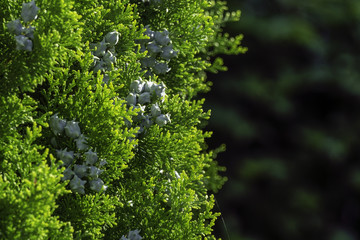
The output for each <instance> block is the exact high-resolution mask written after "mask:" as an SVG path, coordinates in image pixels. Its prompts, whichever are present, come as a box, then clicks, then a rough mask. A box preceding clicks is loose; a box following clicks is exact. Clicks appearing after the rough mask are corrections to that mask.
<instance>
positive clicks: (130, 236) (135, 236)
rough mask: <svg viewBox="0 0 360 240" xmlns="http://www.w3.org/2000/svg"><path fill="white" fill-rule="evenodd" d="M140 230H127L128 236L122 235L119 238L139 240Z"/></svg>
mask: <svg viewBox="0 0 360 240" xmlns="http://www.w3.org/2000/svg"><path fill="white" fill-rule="evenodd" d="M139 233H140V231H139V230H137V229H135V230H134V231H129V233H128V236H127V237H125V236H124V235H123V236H122V237H121V238H120V240H141V239H142V237H141V236H140V234H139Z"/></svg>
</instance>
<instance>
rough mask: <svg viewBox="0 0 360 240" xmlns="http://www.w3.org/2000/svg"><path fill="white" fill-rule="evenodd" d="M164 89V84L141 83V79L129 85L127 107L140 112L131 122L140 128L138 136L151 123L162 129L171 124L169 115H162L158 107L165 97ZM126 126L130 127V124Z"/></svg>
mask: <svg viewBox="0 0 360 240" xmlns="http://www.w3.org/2000/svg"><path fill="white" fill-rule="evenodd" d="M165 89H166V87H165V84H164V83H160V84H156V83H155V82H152V81H143V80H142V79H141V78H139V80H135V81H133V82H132V83H131V84H130V93H129V95H128V96H127V97H126V102H127V105H128V107H130V108H135V109H139V110H140V111H139V112H138V115H137V116H135V117H134V118H133V122H134V123H135V124H136V125H138V126H139V127H140V130H139V132H138V133H139V134H140V133H142V132H144V130H145V128H146V127H150V126H151V125H152V124H153V123H156V124H157V125H159V126H160V127H163V126H165V125H166V124H168V123H170V122H171V120H170V114H162V113H161V109H160V106H159V103H161V102H163V101H164V98H165V96H166V93H165ZM127 124H128V125H129V126H130V122H127Z"/></svg>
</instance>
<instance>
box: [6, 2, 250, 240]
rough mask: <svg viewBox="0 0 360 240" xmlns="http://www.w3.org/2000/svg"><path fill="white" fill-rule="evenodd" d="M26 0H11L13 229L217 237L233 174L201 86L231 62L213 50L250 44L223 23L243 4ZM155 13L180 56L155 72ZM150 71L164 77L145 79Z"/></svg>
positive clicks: (27, 235) (9, 229) (49, 235)
mask: <svg viewBox="0 0 360 240" xmlns="http://www.w3.org/2000/svg"><path fill="white" fill-rule="evenodd" d="M26 4H27V5H24V6H25V7H23V2H22V1H19V0H4V1H1V2H0V21H1V24H0V239H9V240H11V239H34V240H35V239H36V240H39V239H40V240H41V239H61V240H63V239H110V240H119V239H120V238H122V237H123V238H127V239H141V238H142V239H169V240H170V239H184V240H185V239H186V240H188V239H215V237H214V236H213V235H212V227H213V225H214V223H215V220H216V218H217V216H219V213H214V212H213V210H212V209H213V206H214V198H213V196H212V195H211V193H212V192H216V191H217V190H219V189H220V188H221V186H222V184H223V183H224V182H225V180H226V179H225V178H223V177H221V176H220V175H219V174H218V172H219V171H223V170H224V169H223V168H222V167H219V166H218V164H217V162H216V161H215V160H214V158H215V156H216V153H217V152H218V150H216V151H214V152H212V151H208V150H207V149H206V143H205V139H206V138H209V137H210V136H211V133H209V132H204V131H202V130H201V128H202V126H203V123H204V121H206V120H207V119H208V118H209V116H210V113H209V112H203V110H202V104H203V102H204V100H200V101H195V100H193V98H194V96H196V95H197V93H199V92H204V91H208V90H209V86H210V83H209V82H206V81H205V80H206V71H211V72H216V71H218V70H224V69H225V67H224V66H222V61H221V60H220V59H217V60H215V61H214V62H212V63H211V61H210V59H211V58H212V57H214V56H215V55H217V54H219V53H225V54H238V53H240V52H243V51H244V50H245V49H244V48H242V47H240V40H241V36H239V37H236V38H234V39H231V38H228V36H227V35H226V34H222V33H221V28H222V27H223V24H224V23H225V22H226V21H229V20H238V18H239V13H235V14H231V15H228V13H227V14H226V15H225V17H223V14H224V12H226V10H227V9H226V6H225V3H224V2H220V1H219V2H217V3H216V2H214V1H205V0H197V1H193V0H161V1H141V0H138V1H135V0H134V1H130V0H118V1H100V0H92V1H88V0H82V1H71V0H36V1H31V2H27V3H26ZM23 8H24V9H25V10H24V9H23ZM229 16H232V17H229ZM17 19H19V21H20V22H21V24H23V26H28V27H27V28H21V27H19V26H20V25H19V24H18V22H17V21H16V22H14V21H15V20H17ZM9 23H11V24H9ZM30 24H31V25H30ZM29 26H31V30H26V29H30V27H29ZM145 26H149V28H151V30H152V31H154V32H157V34H158V36H157V37H155V39H157V40H156V41H157V44H158V45H159V46H162V47H163V49H162V50H161V51H162V52H159V53H157V54H160V55H156V57H157V59H159V61H163V64H165V63H166V67H167V68H166V69H165V70H161V69H160V68H159V69H160V70H154V71H153V73H152V74H151V75H149V76H145V75H144V74H145V71H142V70H143V68H142V65H141V60H142V59H144V58H146V57H148V56H150V55H148V51H147V50H149V44H150V43H148V44H147V48H148V49H147V50H146V51H142V50H141V49H140V48H141V46H140V44H138V43H137V42H138V41H139V39H148V38H149V37H148V36H147V35H145V34H144V31H145V28H144V27H145ZM24 31H25V32H24ZM26 31H27V32H26ZM29 31H30V35H29ZM31 34H33V35H31ZM15 36H20V37H18V38H23V40H24V41H31V49H30V45H29V44H30V42H24V44H25V45H24V46H23V47H19V44H22V43H19V42H18V40H17V39H16V38H15ZM21 36H22V37H21ZM154 41H155V40H154ZM26 44H28V45H26ZM170 44H171V45H170ZM150 46H152V45H150ZM153 46H155V45H153ZM155 47H156V46H155ZM150 48H151V47H150ZM174 49H175V50H174ZM156 51H158V50H156ZM154 56H155V55H154ZM161 58H163V59H165V60H161ZM170 58H171V61H170ZM167 65H168V66H167ZM164 66H165V65H164ZM159 67H163V66H159ZM169 69H171V70H169ZM157 73H159V74H157ZM160 73H161V74H160ZM140 78H142V79H143V81H144V82H151V84H150V85H151V86H155V87H156V86H161V89H160V90H159V92H157V91H158V90H157V89H155V88H153V89H151V86H150V85H149V86H147V87H148V88H149V89H145V88H144V89H141V91H139V92H136V91H135V90H134V89H132V90H131V86H134V84H133V85H131V84H132V83H133V82H134V81H135V80H138V79H140ZM144 86H145V85H144ZM145 87H146V86H145ZM129 89H130V90H129ZM165 90H166V94H165ZM131 93H132V94H133V95H134V96H135V97H136V99H134V98H132V97H131V96H132V95H131ZM129 94H130V95H131V96H130V97H128V96H129ZM142 106H146V108H145V107H142ZM139 116H140V117H142V116H144V118H139ZM62 121H63V122H62ZM144 121H145V122H144ZM65 122H66V124H68V125H65ZM69 124H70V125H69ZM71 124H73V125H71ZM141 127H143V129H142V130H141V129H140V128H141ZM79 129H81V132H80V130H79ZM90 149H91V150H90ZM95 153H96V156H95V155H94V154H95ZM91 154H92V155H91ZM90 155H91V156H93V157H94V156H95V157H96V159H90ZM97 156H99V159H98V157H97ZM100 158H101V159H102V160H101V159H100ZM97 160H99V161H97ZM100 160H101V161H100ZM105 161H106V164H105ZM81 164H83V165H81ZM94 164H96V166H94ZM80 166H83V167H82V168H81V169H80ZM65 167H67V168H68V169H67V170H66V168H65ZM99 169H101V170H99ZM65 170H66V171H65ZM100 174H101V175H100ZM99 175H100V177H101V179H100V178H99ZM81 177H83V179H86V180H81ZM84 181H86V182H84ZM105 185H106V186H107V188H106V186H105ZM105 190H106V191H105Z"/></svg>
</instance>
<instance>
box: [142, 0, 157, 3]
mask: <svg viewBox="0 0 360 240" xmlns="http://www.w3.org/2000/svg"><path fill="white" fill-rule="evenodd" d="M142 2H144V3H145V2H148V3H161V0H142Z"/></svg>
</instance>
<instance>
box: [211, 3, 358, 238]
mask: <svg viewBox="0 0 360 240" xmlns="http://www.w3.org/2000/svg"><path fill="white" fill-rule="evenodd" d="M227 2H228V6H229V9H230V10H231V11H234V10H237V9H240V10H241V11H242V17H241V20H240V22H237V23H232V24H228V25H227V27H226V29H225V31H227V32H230V33H231V34H233V35H234V36H235V35H237V34H240V33H242V34H244V40H243V46H246V47H248V49H249V50H248V52H247V53H246V54H242V55H239V56H223V57H224V60H225V65H226V66H228V68H229V71H227V72H221V73H219V74H216V75H211V74H209V77H208V79H209V80H210V81H212V82H213V83H214V84H213V87H212V90H211V92H210V93H207V94H206V95H204V97H206V98H207V101H206V106H205V108H206V109H212V118H211V120H210V121H209V125H208V127H207V130H211V131H213V132H214V134H213V137H212V138H211V139H210V141H209V146H210V148H216V147H218V146H220V145H221V144H222V143H225V144H226V145H227V151H226V152H225V153H220V154H219V155H218V158H217V159H218V161H219V163H220V165H223V166H226V167H227V172H226V173H225V174H226V176H228V178H229V180H228V182H227V183H226V184H225V185H224V187H223V189H222V190H220V191H219V192H218V193H217V194H216V199H217V202H218V205H219V208H218V209H216V210H217V211H221V213H222V217H223V219H219V221H218V222H217V228H216V235H217V236H218V237H221V238H222V239H224V240H226V239H231V240H267V239H270V240H272V239H276V240H285V239H286V240H313V239H314V240H315V239H316V240H322V239H324V240H328V239H329V240H355V239H360V137H359V133H360V0H228V1H227ZM223 220H224V222H222V221H223Z"/></svg>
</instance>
